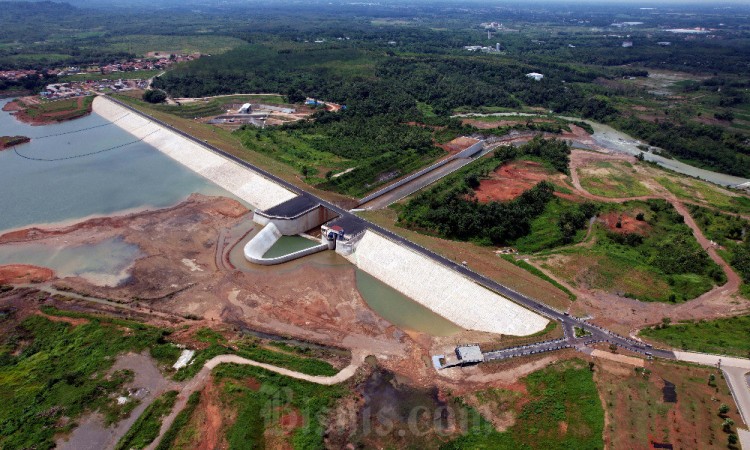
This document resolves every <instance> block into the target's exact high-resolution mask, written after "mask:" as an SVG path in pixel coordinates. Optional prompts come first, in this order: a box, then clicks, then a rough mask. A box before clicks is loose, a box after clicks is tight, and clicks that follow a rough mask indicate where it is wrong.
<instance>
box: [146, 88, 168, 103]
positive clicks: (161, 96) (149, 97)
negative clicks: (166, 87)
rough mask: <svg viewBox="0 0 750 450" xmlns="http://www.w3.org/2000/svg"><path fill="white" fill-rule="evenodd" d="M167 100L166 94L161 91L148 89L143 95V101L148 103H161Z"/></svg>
mask: <svg viewBox="0 0 750 450" xmlns="http://www.w3.org/2000/svg"><path fill="white" fill-rule="evenodd" d="M166 99H167V93H166V92H164V91H162V90H161V89H149V90H147V91H146V92H144V93H143V100H145V101H147V102H149V103H161V102H163V101H164V100H166Z"/></svg>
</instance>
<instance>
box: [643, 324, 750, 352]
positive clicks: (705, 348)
mask: <svg viewBox="0 0 750 450" xmlns="http://www.w3.org/2000/svg"><path fill="white" fill-rule="evenodd" d="M641 335H642V336H644V337H647V338H649V340H653V341H656V342H661V343H664V344H667V345H669V346H672V347H676V348H681V349H683V350H694V351H699V352H706V353H716V354H721V355H734V356H740V357H743V358H750V316H740V317H731V318H728V319H715V320H701V321H698V322H680V323H677V324H670V325H667V326H665V327H661V326H660V327H658V328H654V327H651V328H644V329H643V330H641Z"/></svg>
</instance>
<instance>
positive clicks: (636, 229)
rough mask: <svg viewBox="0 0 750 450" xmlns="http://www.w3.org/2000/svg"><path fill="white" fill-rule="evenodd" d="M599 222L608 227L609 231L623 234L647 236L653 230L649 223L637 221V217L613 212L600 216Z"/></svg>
mask: <svg viewBox="0 0 750 450" xmlns="http://www.w3.org/2000/svg"><path fill="white" fill-rule="evenodd" d="M599 221H600V222H601V223H603V224H604V225H606V226H607V229H608V230H609V231H613V232H615V233H621V234H625V233H635V234H640V235H646V234H648V231H649V230H650V229H651V226H650V225H649V224H648V223H646V222H644V221H642V220H637V219H636V218H635V217H631V216H629V215H627V214H618V213H614V212H612V213H608V214H604V215H602V216H600V217H599ZM618 222H619V223H620V226H619V227H618V226H617V223H618Z"/></svg>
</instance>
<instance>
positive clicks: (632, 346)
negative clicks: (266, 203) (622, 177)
mask: <svg viewBox="0 0 750 450" xmlns="http://www.w3.org/2000/svg"><path fill="white" fill-rule="evenodd" d="M109 99H110V100H112V101H114V102H115V103H117V104H119V105H120V106H122V107H124V108H127V109H128V110H130V111H132V112H134V113H135V114H139V115H142V116H145V117H147V118H148V119H149V120H152V121H153V122H155V123H158V124H159V125H161V126H163V127H165V128H167V129H169V130H172V131H173V132H175V133H177V134H179V135H180V136H183V137H184V138H186V139H189V140H191V141H193V142H196V143H198V144H200V145H202V146H203V147H205V148H207V149H209V150H211V151H213V152H215V153H217V154H219V155H221V156H223V157H225V158H227V159H229V160H232V161H234V162H235V163H237V164H239V165H241V166H243V167H245V168H247V169H250V170H252V171H254V172H256V173H259V174H261V175H263V176H264V177H266V178H268V179H269V180H272V181H274V182H275V183H278V184H280V185H282V186H284V187H285V188H287V189H289V190H290V191H292V192H295V193H297V194H300V195H306V196H308V197H310V198H313V199H314V200H315V201H317V202H319V203H320V204H322V205H323V206H325V207H326V208H328V209H330V210H332V211H335V212H336V213H337V214H339V215H340V216H341V217H342V218H345V219H346V220H347V221H348V222H350V223H358V224H360V225H361V227H363V228H367V229H369V230H371V231H374V232H376V233H378V234H380V235H382V236H384V237H386V238H388V239H390V240H392V241H394V242H397V243H399V244H401V245H403V246H405V247H408V248H410V249H412V250H414V251H416V252H418V253H421V254H422V255H424V256H426V257H428V258H430V259H432V260H433V261H435V262H437V263H439V264H442V265H443V266H445V267H448V268H449V269H452V270H454V271H456V272H458V273H460V274H462V275H464V276H465V277H467V278H469V279H470V280H472V281H474V282H475V283H477V284H479V285H481V286H483V287H485V288H487V289H489V290H491V291H494V292H496V293H498V294H500V295H501V296H503V297H506V298H508V299H510V300H512V301H514V302H516V303H518V304H520V305H522V306H524V307H526V308H528V309H531V310H533V311H536V312H537V313H539V314H541V315H543V316H545V317H547V318H548V319H551V320H555V321H557V322H560V323H561V325H562V326H563V329H564V331H565V335H566V339H567V340H568V342H569V343H570V344H571V345H576V344H579V343H580V342H581V340H579V339H576V338H575V337H574V336H575V335H574V333H573V332H572V331H573V327H579V328H582V329H584V330H586V331H588V332H589V333H590V336H587V337H586V338H585V342H602V341H606V342H609V343H612V344H616V345H618V346H620V347H622V348H624V349H627V350H630V351H633V352H638V353H642V354H645V353H647V352H648V353H650V354H652V355H653V356H656V357H660V358H666V359H675V355H674V353H673V352H671V351H669V350H661V349H652V348H648V347H647V346H645V345H643V344H641V343H639V342H637V341H635V340H632V339H629V338H626V337H624V336H621V335H617V334H614V333H612V332H610V331H608V330H605V329H603V328H599V327H597V326H595V325H593V324H590V323H588V322H586V321H583V320H580V319H577V318H574V317H571V316H568V315H567V314H565V313H563V312H561V311H558V310H556V309H554V308H552V307H550V306H548V305H546V304H544V303H541V302H539V301H537V300H534V299H532V298H530V297H527V296H525V295H523V294H521V293H519V292H516V291H514V290H512V289H510V288H508V287H506V286H504V285H502V284H500V283H497V282H495V281H493V280H490V279H489V278H487V277H485V276H483V275H480V274H478V273H476V272H474V271H472V270H470V269H469V268H467V267H465V266H463V265H461V264H459V263H457V262H455V261H452V260H450V259H447V258H445V257H443V256H440V255H438V254H437V253H434V252H432V251H430V250H428V249H426V248H424V247H422V246H420V245H418V244H415V243H414V242H411V241H410V240H408V239H405V238H403V237H401V236H399V235H397V234H395V233H393V232H391V231H389V230H386V229H385V228H382V227H380V226H378V225H376V224H374V223H372V222H369V221H366V220H365V219H363V218H361V217H358V216H356V215H354V214H353V213H351V212H349V211H348V210H345V209H342V208H340V207H339V206H337V205H334V204H332V203H329V202H328V201H326V200H324V199H322V198H319V197H317V196H315V195H313V194H310V193H309V192H306V191H303V190H302V189H300V188H298V187H297V186H295V185H293V184H291V183H289V182H287V181H285V180H283V179H281V178H279V177H277V176H275V175H273V174H271V173H269V172H267V171H265V170H263V169H261V168H259V167H256V166H254V165H252V164H250V163H248V162H247V161H244V160H242V159H240V158H238V157H236V156H234V155H231V154H229V153H227V152H225V151H223V150H221V149H219V148H216V147H214V146H212V145H211V144H208V143H207V142H202V141H200V140H199V139H196V138H194V137H193V136H191V135H189V134H187V133H185V132H183V131H181V130H178V129H176V128H174V127H172V126H171V125H169V124H167V123H164V122H162V121H161V120H158V119H156V118H154V117H151V116H149V115H148V114H145V113H143V112H141V111H139V110H137V109H135V108H133V107H131V106H130V105H128V104H126V103H123V102H121V101H119V100H117V99H114V98H111V97H109Z"/></svg>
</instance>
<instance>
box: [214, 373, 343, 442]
mask: <svg viewBox="0 0 750 450" xmlns="http://www.w3.org/2000/svg"><path fill="white" fill-rule="evenodd" d="M214 377H215V379H216V380H217V382H223V391H224V394H225V395H226V398H227V399H228V402H229V406H232V407H234V408H235V409H236V410H237V411H238V415H237V421H236V422H235V424H234V425H233V426H232V427H231V428H230V429H229V431H228V434H227V438H228V440H229V445H230V447H231V448H238V449H245V448H247V449H250V448H260V447H263V443H264V432H265V431H266V428H267V427H269V426H271V427H272V426H275V425H276V424H277V423H278V422H279V419H280V417H281V415H283V414H286V413H288V412H290V411H292V410H295V411H297V412H298V413H299V414H300V415H301V416H302V417H304V418H305V420H304V423H303V424H300V426H299V427H298V428H296V429H295V430H294V431H293V434H292V438H291V440H292V444H293V445H294V448H300V449H302V448H304V449H316V448H321V449H322V448H324V446H323V436H324V426H325V423H326V416H327V413H328V411H329V409H330V408H331V407H332V406H333V404H334V401H335V400H336V399H337V398H339V397H341V396H342V395H344V393H345V392H346V391H345V389H344V388H343V387H341V386H321V385H317V384H313V383H308V382H306V381H300V380H295V379H293V378H288V377H284V376H282V375H278V374H276V373H273V372H268V371H265V370H263V369H259V368H255V367H251V366H238V365H235V364H222V365H220V366H219V367H217V368H216V369H214ZM248 378H253V379H255V380H257V381H258V382H259V383H260V384H261V387H260V389H257V390H255V389H253V388H251V387H248V384H247V383H246V382H245V380H247V379H248Z"/></svg>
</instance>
